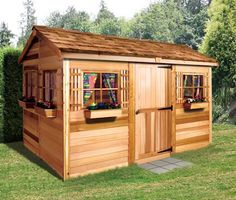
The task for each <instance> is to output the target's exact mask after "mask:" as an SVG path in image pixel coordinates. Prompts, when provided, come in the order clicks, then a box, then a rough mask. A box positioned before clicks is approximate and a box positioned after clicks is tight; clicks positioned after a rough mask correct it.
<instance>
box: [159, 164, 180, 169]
mask: <svg viewBox="0 0 236 200" xmlns="http://www.w3.org/2000/svg"><path fill="white" fill-rule="evenodd" d="M162 168H164V169H168V170H172V169H176V168H179V166H178V165H175V164H168V165H164V166H162Z"/></svg>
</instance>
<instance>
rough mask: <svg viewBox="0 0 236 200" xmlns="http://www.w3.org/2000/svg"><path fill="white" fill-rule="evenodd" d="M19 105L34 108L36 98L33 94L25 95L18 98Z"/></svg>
mask: <svg viewBox="0 0 236 200" xmlns="http://www.w3.org/2000/svg"><path fill="white" fill-rule="evenodd" d="M18 103H19V106H20V107H22V108H34V105H35V98H34V97H33V96H31V97H25V96H23V97H22V98H20V99H19V100H18Z"/></svg>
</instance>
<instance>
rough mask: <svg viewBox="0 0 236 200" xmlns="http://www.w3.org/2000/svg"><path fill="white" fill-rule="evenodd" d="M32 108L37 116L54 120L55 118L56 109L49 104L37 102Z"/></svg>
mask: <svg viewBox="0 0 236 200" xmlns="http://www.w3.org/2000/svg"><path fill="white" fill-rule="evenodd" d="M34 108H35V112H36V113H37V114H39V115H41V116H44V117H46V118H54V117H56V116H57V110H56V107H55V106H54V105H53V103H51V102H42V101H39V102H37V104H36V106H35V107H34Z"/></svg>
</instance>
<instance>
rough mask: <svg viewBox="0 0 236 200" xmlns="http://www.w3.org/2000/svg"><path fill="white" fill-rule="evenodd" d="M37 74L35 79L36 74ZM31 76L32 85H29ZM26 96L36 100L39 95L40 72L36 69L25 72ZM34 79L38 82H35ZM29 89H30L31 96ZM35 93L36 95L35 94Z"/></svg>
mask: <svg viewBox="0 0 236 200" xmlns="http://www.w3.org/2000/svg"><path fill="white" fill-rule="evenodd" d="M34 73H35V77H34V75H33V74H34ZM29 74H30V76H31V78H30V79H31V81H30V84H29V79H28V78H29ZM23 75H24V89H23V91H24V96H25V97H26V98H30V97H34V98H37V95H38V70H36V69H27V70H24V74H23ZM34 78H35V79H36V80H34ZM34 81H35V85H34ZM29 88H30V94H29V92H28V91H29ZM34 91H35V95H34V94H33V93H34Z"/></svg>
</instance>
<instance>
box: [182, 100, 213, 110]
mask: <svg viewBox="0 0 236 200" xmlns="http://www.w3.org/2000/svg"><path fill="white" fill-rule="evenodd" d="M208 105H209V103H208V102H200V103H191V104H190V106H188V105H184V110H199V109H205V108H207V107H208Z"/></svg>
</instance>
